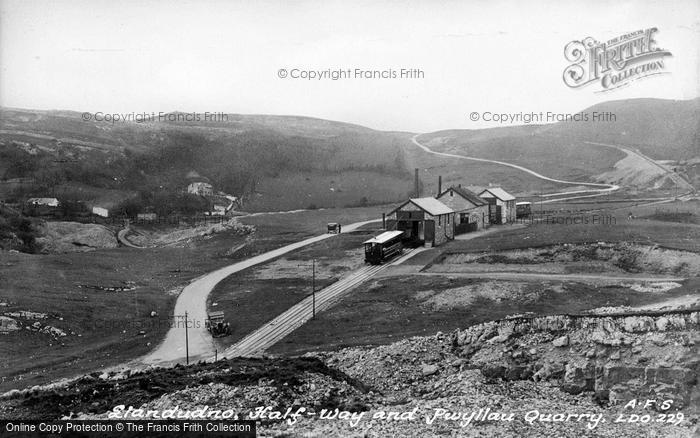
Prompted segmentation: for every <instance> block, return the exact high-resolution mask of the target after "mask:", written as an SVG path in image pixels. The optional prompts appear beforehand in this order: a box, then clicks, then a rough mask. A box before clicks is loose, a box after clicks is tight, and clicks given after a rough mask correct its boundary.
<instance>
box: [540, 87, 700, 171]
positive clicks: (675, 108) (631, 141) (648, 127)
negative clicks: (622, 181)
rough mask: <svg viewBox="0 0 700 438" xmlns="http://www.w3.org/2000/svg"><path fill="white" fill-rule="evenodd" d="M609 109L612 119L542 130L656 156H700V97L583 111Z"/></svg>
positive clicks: (632, 101) (618, 102)
mask: <svg viewBox="0 0 700 438" xmlns="http://www.w3.org/2000/svg"><path fill="white" fill-rule="evenodd" d="M594 111H596V112H606V111H607V112H610V113H612V114H615V116H616V119H615V121H614V122H613V123H610V122H593V121H588V122H581V123H556V124H554V125H550V126H546V127H543V128H542V129H541V130H540V132H542V133H547V134H552V135H557V136H563V137H566V138H569V139H578V140H587V141H594V142H600V143H613V144H619V145H624V146H633V147H636V148H638V149H639V150H640V151H641V152H642V153H644V154H645V155H648V156H649V157H651V158H654V159H665V160H687V159H690V158H693V157H697V156H700V98H696V99H693V100H665V99H628V100H616V101H611V102H604V103H600V104H598V105H594V106H592V107H590V108H587V109H585V110H584V112H587V113H589V114H590V113H593V112H594Z"/></svg>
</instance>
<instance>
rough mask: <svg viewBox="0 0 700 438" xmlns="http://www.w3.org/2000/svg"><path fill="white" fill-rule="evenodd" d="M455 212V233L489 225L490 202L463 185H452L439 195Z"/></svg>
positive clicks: (439, 199)
mask: <svg viewBox="0 0 700 438" xmlns="http://www.w3.org/2000/svg"><path fill="white" fill-rule="evenodd" d="M437 199H438V201H440V202H442V203H443V204H445V205H446V206H448V207H450V208H451V209H452V210H454V212H455V234H462V233H467V232H470V231H477V230H481V229H482V228H484V227H488V226H489V204H488V202H486V201H485V200H483V199H481V198H480V197H479V196H478V195H477V194H476V193H474V192H472V191H471V190H468V189H465V188H464V187H462V186H461V185H459V186H456V187H455V186H452V187H450V188H449V189H447V190H445V191H444V192H442V193H440V194H439V195H438V197H437Z"/></svg>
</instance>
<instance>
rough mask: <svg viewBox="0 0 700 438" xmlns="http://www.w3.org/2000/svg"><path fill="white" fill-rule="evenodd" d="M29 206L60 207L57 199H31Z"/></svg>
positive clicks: (28, 200) (28, 202) (28, 201)
mask: <svg viewBox="0 0 700 438" xmlns="http://www.w3.org/2000/svg"><path fill="white" fill-rule="evenodd" d="M27 205H36V206H39V205H42V206H45V207H58V205H59V202H58V199H56V198H29V199H27Z"/></svg>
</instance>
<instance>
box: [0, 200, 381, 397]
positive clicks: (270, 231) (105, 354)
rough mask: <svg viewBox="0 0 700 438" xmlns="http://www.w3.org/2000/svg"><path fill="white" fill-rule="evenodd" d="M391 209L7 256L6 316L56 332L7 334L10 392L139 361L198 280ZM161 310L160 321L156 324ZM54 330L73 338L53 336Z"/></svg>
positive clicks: (2, 278)
mask: <svg viewBox="0 0 700 438" xmlns="http://www.w3.org/2000/svg"><path fill="white" fill-rule="evenodd" d="M381 211H382V209H381V208H379V207H371V208H355V209H341V210H320V211H314V212H298V213H291V214H279V215H274V216H272V215H260V216H252V217H247V218H243V219H242V221H243V222H245V223H248V224H252V225H256V226H257V230H256V232H255V233H254V234H253V235H252V236H242V235H237V234H235V233H233V232H223V233H219V234H217V235H215V237H208V238H199V239H191V240H189V241H184V242H180V243H178V244H176V245H169V246H165V247H160V248H147V249H132V248H117V249H111V250H98V251H91V252H85V253H71V254H61V255H29V254H22V253H14V252H0V267H1V269H0V282H1V283H2V285H3V287H2V291H0V303H2V304H0V306H1V307H0V314H8V313H10V314H11V313H16V312H35V313H37V314H46V317H45V318H44V317H43V315H41V316H42V317H41V318H40V319H35V318H37V317H38V316H39V315H33V314H29V313H25V314H24V316H21V315H20V316H18V317H17V318H16V319H17V320H18V321H20V322H21V323H22V324H23V325H24V326H31V325H32V324H34V323H38V324H39V326H40V327H41V328H43V327H47V326H48V327H49V328H47V329H45V332H42V331H40V330H39V329H25V328H22V329H21V330H17V331H11V332H10V333H9V334H1V335H0V350H2V351H3V353H4V354H3V360H2V361H0V390H7V389H11V388H18V387H26V386H31V385H36V384H40V383H45V382H47V381H50V380H53V379H56V378H61V377H68V376H73V375H76V374H79V373H81V372H90V371H93V370H96V369H100V368H103V367H108V366H111V365H116V364H120V363H122V362H124V361H126V360H128V359H132V358H135V357H138V356H140V355H141V354H144V353H146V352H147V351H149V350H150V349H152V348H153V347H154V346H155V345H156V344H157V343H158V342H159V341H160V340H161V339H162V338H163V336H164V334H165V332H166V331H167V329H168V328H169V325H170V322H171V321H170V313H171V312H172V308H173V306H174V302H175V298H176V296H177V293H178V292H179V290H180V289H181V288H182V287H183V286H184V285H185V284H187V283H188V282H189V281H190V280H192V279H194V278H195V277H198V276H199V275H201V274H203V273H205V272H209V271H211V270H214V269H216V268H218V267H221V266H225V265H227V264H230V263H233V262H235V261H238V260H240V259H242V258H247V257H250V256H253V255H255V254H258V253H262V252H265V251H268V250H270V249H274V248H278V247H280V246H284V245H286V244H289V243H292V242H296V241H298V240H301V239H304V238H306V237H310V236H314V235H317V234H320V233H323V232H325V227H326V223H327V222H331V221H340V222H341V223H345V224H347V223H350V222H356V221H361V220H367V219H370V218H376V217H377V215H379V216H381ZM153 228H154V227H150V229H149V231H151V232H153V231H154V230H153ZM343 237H345V236H343ZM233 249H237V250H236V251H232V250H233ZM312 254H314V253H313V252H312ZM303 282H304V281H300V285H299V286H300V288H301V286H302V285H301V283H303ZM301 289H302V290H308V288H301ZM152 311H155V312H156V316H154V317H151V312H152ZM50 327H55V328H57V329H59V330H61V331H62V332H64V333H66V336H60V335H59V334H58V332H54V335H52V334H51V333H49V332H48V331H49V330H50ZM141 332H143V333H141Z"/></svg>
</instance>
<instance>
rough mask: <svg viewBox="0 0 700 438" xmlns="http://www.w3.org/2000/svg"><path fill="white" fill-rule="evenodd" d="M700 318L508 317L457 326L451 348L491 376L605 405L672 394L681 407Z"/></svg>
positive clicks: (695, 363)
mask: <svg viewBox="0 0 700 438" xmlns="http://www.w3.org/2000/svg"><path fill="white" fill-rule="evenodd" d="M699 322H700V312H679V313H672V314H668V313H667V314H664V315H635V316H628V315H627V316H615V315H605V316H598V315H591V316H566V315H559V316H547V317H537V318H513V319H510V320H503V321H498V322H488V323H485V324H480V325H477V326H472V327H469V328H467V329H465V330H458V331H457V332H455V333H454V335H453V338H452V348H453V352H454V353H455V354H456V355H458V356H460V357H462V358H464V359H465V360H466V361H467V362H468V364H469V365H471V366H474V367H478V368H479V369H480V370H481V372H482V374H483V375H484V377H486V378H488V379H503V380H525V379H532V380H535V381H550V382H552V383H555V384H558V385H559V387H560V388H561V389H562V390H563V391H565V392H567V393H569V394H580V393H582V392H593V393H594V395H595V397H596V399H598V400H600V401H602V402H612V403H617V402H619V401H623V400H630V399H632V398H645V397H651V398H658V399H664V400H668V399H670V400H674V405H675V406H676V407H679V408H681V407H684V406H690V405H691V402H692V400H694V399H695V397H697V393H698V389H697V385H698V381H697V380H698V370H700V353H699V352H698V349H697V348H695V345H696V343H697V341H698V340H699V338H700V331H699V330H698V329H699V327H698V326H699V325H700V324H699ZM545 345H546V346H547V347H546V348H544V346H545ZM469 365H467V366H469Z"/></svg>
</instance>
